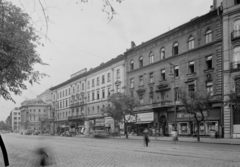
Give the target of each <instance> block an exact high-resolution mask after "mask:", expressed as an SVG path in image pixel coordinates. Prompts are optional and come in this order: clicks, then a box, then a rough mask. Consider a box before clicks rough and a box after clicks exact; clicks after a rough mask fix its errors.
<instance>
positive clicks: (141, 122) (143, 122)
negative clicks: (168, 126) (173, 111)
mask: <svg viewBox="0 0 240 167" xmlns="http://www.w3.org/2000/svg"><path fill="white" fill-rule="evenodd" d="M152 122H153V121H139V122H137V123H135V124H137V125H138V124H150V123H152Z"/></svg>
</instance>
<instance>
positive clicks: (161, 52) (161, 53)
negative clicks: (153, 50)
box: [160, 48, 165, 60]
mask: <svg viewBox="0 0 240 167" xmlns="http://www.w3.org/2000/svg"><path fill="white" fill-rule="evenodd" d="M160 58H161V60H163V59H165V48H162V49H161V50H160Z"/></svg>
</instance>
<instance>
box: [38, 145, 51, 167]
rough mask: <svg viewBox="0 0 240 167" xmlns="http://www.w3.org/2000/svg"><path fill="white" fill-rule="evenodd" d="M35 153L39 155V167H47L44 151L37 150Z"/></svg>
mask: <svg viewBox="0 0 240 167" xmlns="http://www.w3.org/2000/svg"><path fill="white" fill-rule="evenodd" d="M37 152H38V154H39V155H40V166H47V158H48V154H47V153H46V151H45V149H44V148H39V149H38V151H37Z"/></svg>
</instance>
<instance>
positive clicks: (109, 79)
mask: <svg viewBox="0 0 240 167" xmlns="http://www.w3.org/2000/svg"><path fill="white" fill-rule="evenodd" d="M107 77H108V79H107V80H108V82H110V81H111V78H110V73H108V75H107Z"/></svg>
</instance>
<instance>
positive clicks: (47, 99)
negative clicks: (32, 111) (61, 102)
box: [37, 89, 52, 104]
mask: <svg viewBox="0 0 240 167" xmlns="http://www.w3.org/2000/svg"><path fill="white" fill-rule="evenodd" d="M37 98H38V99H42V101H43V102H44V103H48V104H51V102H52V95H51V91H50V89H47V90H46V91H44V92H43V93H41V94H40V95H37Z"/></svg>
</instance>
